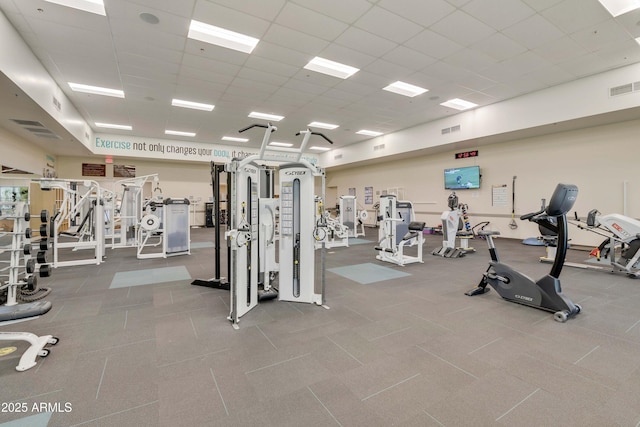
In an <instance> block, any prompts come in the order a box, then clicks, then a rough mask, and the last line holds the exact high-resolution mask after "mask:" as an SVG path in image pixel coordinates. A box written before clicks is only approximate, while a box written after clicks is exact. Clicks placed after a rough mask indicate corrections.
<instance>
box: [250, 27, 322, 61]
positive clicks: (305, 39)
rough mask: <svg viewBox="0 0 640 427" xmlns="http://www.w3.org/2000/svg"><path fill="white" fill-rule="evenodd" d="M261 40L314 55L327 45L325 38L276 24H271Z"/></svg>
mask: <svg viewBox="0 0 640 427" xmlns="http://www.w3.org/2000/svg"><path fill="white" fill-rule="evenodd" d="M262 40H264V41H265V42H269V43H272V44H275V45H278V46H282V47H284V48H287V49H293V50H297V51H298V52H303V53H305V54H307V55H310V56H316V55H317V54H318V52H320V51H322V49H324V48H325V47H327V46H328V45H329V42H328V41H326V40H323V39H321V38H318V37H313V36H310V35H308V34H305V33H301V32H300V31H296V30H292V29H291V28H287V27H283V26H282V25H278V24H273V25H271V27H269V30H268V31H267V33H266V34H265V35H264V37H263V38H262Z"/></svg>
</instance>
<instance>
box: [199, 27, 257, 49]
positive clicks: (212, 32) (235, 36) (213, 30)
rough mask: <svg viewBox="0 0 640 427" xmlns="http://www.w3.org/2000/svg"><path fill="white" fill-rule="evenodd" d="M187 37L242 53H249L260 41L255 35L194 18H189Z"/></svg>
mask: <svg viewBox="0 0 640 427" xmlns="http://www.w3.org/2000/svg"><path fill="white" fill-rule="evenodd" d="M187 37H189V38H190V39H194V40H200V41H201V42H205V43H210V44H214V45H216V46H222V47H226V48H227V49H233V50H237V51H240V52H244V53H251V52H252V51H253V49H254V48H255V47H256V45H257V44H258V42H259V41H260V40H259V39H256V38H255V37H250V36H247V35H244V34H240V33H236V32H234V31H230V30H226V29H224V28H220V27H215V26H213V25H209V24H205V23H204V22H200V21H195V20H191V25H189V33H188V34H187Z"/></svg>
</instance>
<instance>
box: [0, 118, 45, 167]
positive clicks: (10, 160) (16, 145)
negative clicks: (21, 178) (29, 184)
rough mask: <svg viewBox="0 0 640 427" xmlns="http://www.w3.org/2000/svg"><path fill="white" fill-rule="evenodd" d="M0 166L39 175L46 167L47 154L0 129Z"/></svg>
mask: <svg viewBox="0 0 640 427" xmlns="http://www.w3.org/2000/svg"><path fill="white" fill-rule="evenodd" d="M0 165H5V166H9V167H12V168H14V169H20V170H23V171H25V172H31V173H34V174H37V175H41V174H42V171H43V170H44V169H45V168H46V167H47V153H46V152H45V151H44V150H42V149H40V147H38V146H37V145H35V144H32V143H30V142H28V141H26V140H24V139H22V138H20V137H18V136H17V135H14V134H13V133H11V132H8V131H6V130H5V129H3V128H1V127H0Z"/></svg>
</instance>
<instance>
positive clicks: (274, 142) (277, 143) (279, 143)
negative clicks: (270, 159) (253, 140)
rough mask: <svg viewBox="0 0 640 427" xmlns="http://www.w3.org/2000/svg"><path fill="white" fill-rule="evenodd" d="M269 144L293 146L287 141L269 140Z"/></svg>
mask: <svg viewBox="0 0 640 427" xmlns="http://www.w3.org/2000/svg"><path fill="white" fill-rule="evenodd" d="M269 145H273V146H274V147H293V144H291V143H289V142H278V141H271V142H270V143H269Z"/></svg>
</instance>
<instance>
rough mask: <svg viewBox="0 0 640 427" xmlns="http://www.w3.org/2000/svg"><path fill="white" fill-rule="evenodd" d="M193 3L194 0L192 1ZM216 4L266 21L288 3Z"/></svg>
mask: <svg viewBox="0 0 640 427" xmlns="http://www.w3.org/2000/svg"><path fill="white" fill-rule="evenodd" d="M147 1H155V0H147ZM164 1H165V2H171V3H182V1H183V0H180V1H179V2H177V1H175V0H164ZM191 1H193V0H191ZM206 1H208V0H198V3H200V2H206ZM215 3H217V4H219V5H222V6H225V7H227V8H229V9H234V10H237V11H239V12H242V13H246V14H248V15H253V16H257V17H259V18H262V19H266V20H269V21H271V20H273V19H275V17H276V16H277V15H278V13H280V10H282V7H283V6H284V4H285V3H286V0H269V1H264V0H243V1H238V0H216V1H215Z"/></svg>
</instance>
